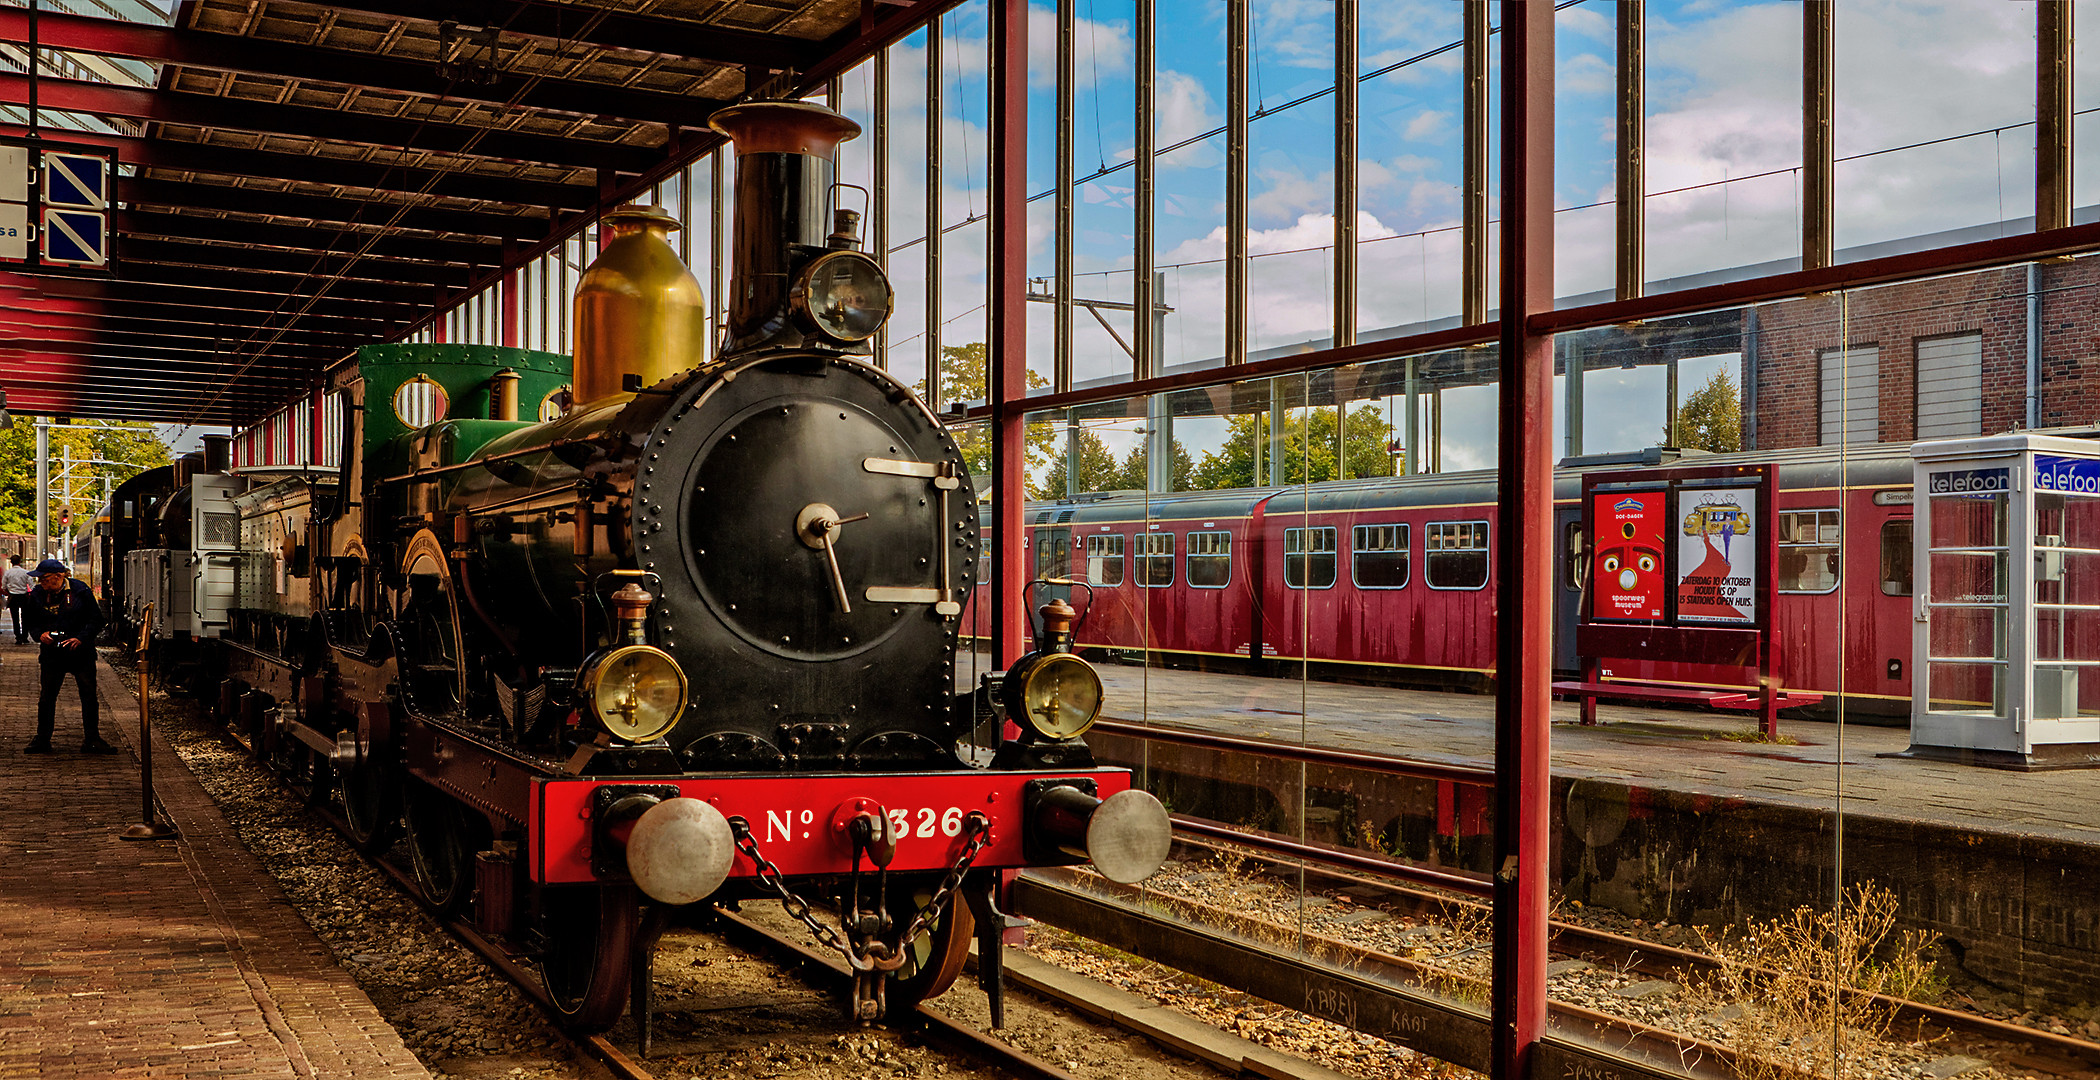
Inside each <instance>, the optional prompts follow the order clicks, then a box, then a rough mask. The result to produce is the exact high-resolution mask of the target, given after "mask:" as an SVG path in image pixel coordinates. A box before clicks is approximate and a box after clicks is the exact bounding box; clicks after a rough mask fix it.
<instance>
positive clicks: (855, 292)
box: [788, 251, 896, 342]
mask: <svg viewBox="0 0 2100 1080" xmlns="http://www.w3.org/2000/svg"><path fill="white" fill-rule="evenodd" d="M895 302H896V293H894V292H893V291H891V289H890V282H889V279H888V278H886V277H884V276H883V273H882V267H880V266H877V265H876V264H875V260H873V259H871V258H869V257H867V256H866V255H863V254H861V253H860V252H858V251H832V252H827V253H825V254H823V255H820V256H818V257H817V258H816V259H815V260H813V261H812V262H811V263H810V264H809V265H808V266H806V267H804V268H803V270H802V276H801V277H800V278H798V279H796V281H795V287H794V289H793V290H792V291H790V292H789V294H788V304H789V306H790V307H791V308H792V310H793V311H794V313H795V318H796V319H797V320H798V321H800V322H801V323H803V325H804V326H805V327H807V328H808V329H811V330H815V331H816V332H818V333H820V334H823V335H824V336H825V337H828V338H832V339H834V340H836V341H843V342H853V341H866V340H867V339H868V338H871V337H874V336H875V331H877V330H880V329H882V324H883V323H885V322H888V321H889V317H890V308H891V306H892V305H893V304H895Z"/></svg>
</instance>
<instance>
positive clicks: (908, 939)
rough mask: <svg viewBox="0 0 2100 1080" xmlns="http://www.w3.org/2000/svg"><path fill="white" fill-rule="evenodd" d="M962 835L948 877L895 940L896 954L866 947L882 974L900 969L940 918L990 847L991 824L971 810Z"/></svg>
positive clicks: (884, 948)
mask: <svg viewBox="0 0 2100 1080" xmlns="http://www.w3.org/2000/svg"><path fill="white" fill-rule="evenodd" d="M962 832H963V847H962V852H961V853H960V854H958V855H957V856H956V857H955V862H954V864H953V865H951V866H950V867H949V868H948V876H947V877H945V878H943V879H942V880H941V887H940V888H938V889H935V890H934V891H933V897H932V898H931V899H929V900H927V901H926V906H925V907H923V908H920V909H919V913H918V915H917V916H915V917H913V919H912V921H911V925H910V926H909V927H906V928H905V931H904V934H903V936H901V937H899V938H898V939H897V948H896V951H895V952H894V953H890V954H889V955H884V953H885V952H887V950H888V946H886V945H884V944H883V943H882V942H879V941H878V942H873V943H871V944H870V946H869V952H871V953H873V954H874V955H875V957H876V960H875V966H877V967H879V968H882V969H884V970H886V971H894V970H896V969H897V968H900V967H902V966H904V958H905V957H907V956H909V955H911V949H912V946H914V945H916V944H918V943H919V939H920V938H922V937H924V936H926V932H927V931H928V930H931V929H932V928H933V921H934V920H935V919H938V918H940V917H941V912H942V911H943V910H944V909H946V908H947V906H948V904H949V903H950V902H951V901H952V899H953V898H954V895H955V890H956V889H958V888H961V887H962V881H963V875H964V874H967V873H968V872H969V870H970V864H971V863H972V862H975V861H976V860H977V856H978V854H979V853H981V852H982V851H984V849H985V848H987V847H990V846H991V843H992V823H991V821H990V820H989V819H987V818H986V817H985V816H984V814H983V813H982V812H980V811H976V810H972V811H970V816H969V817H966V818H964V819H963V829H962Z"/></svg>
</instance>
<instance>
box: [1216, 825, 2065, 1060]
mask: <svg viewBox="0 0 2100 1080" xmlns="http://www.w3.org/2000/svg"><path fill="white" fill-rule="evenodd" d="M1179 824H1180V819H1179V818H1177V819H1176V825H1177V826H1179ZM1190 831H1192V832H1193V831H1197V830H1190ZM1211 832H1213V833H1219V834H1227V835H1225V836H1224V837H1223V838H1224V839H1225V841H1226V842H1227V843H1233V844H1238V845H1241V846H1245V847H1259V846H1261V845H1258V844H1254V843H1250V842H1249V841H1248V840H1247V839H1246V838H1245V834H1231V830H1224V829H1215V830H1211ZM1199 835H1203V833H1199ZM1179 842H1180V843H1184V844H1188V845H1189V846H1193V847H1202V848H1208V849H1210V850H1213V851H1215V850H1217V848H1216V847H1215V846H1214V845H1211V844H1208V843H1205V842H1203V841H1201V840H1195V841H1186V840H1185V841H1179ZM1334 854H1337V853H1336V852H1334V851H1332V850H1331V849H1326V848H1318V847H1306V848H1305V849H1304V851H1303V852H1294V853H1293V855H1294V856H1295V857H1302V858H1304V859H1306V860H1307V861H1310V862H1314V863H1319V864H1323V865H1326V866H1331V867H1338V868H1343V869H1348V870H1355V869H1367V870H1368V872H1370V873H1372V874H1377V875H1383V876H1388V877H1391V876H1397V875H1392V874H1391V873H1390V871H1389V870H1388V869H1387V868H1386V865H1384V864H1381V863H1380V862H1379V861H1378V860H1377V859H1374V858H1367V857H1366V858H1356V859H1334V858H1329V857H1328V856H1331V855H1334ZM1344 854H1345V853H1344ZM1288 869H1289V870H1291V871H1293V872H1299V871H1302V870H1303V868H1302V867H1297V866H1292V867H1289V868H1288ZM1316 876H1318V877H1325V878H1328V879H1330V880H1331V882H1332V883H1333V884H1335V885H1338V886H1357V887H1361V886H1366V885H1368V886H1371V887H1374V888H1378V889H1381V890H1385V891H1386V892H1388V893H1389V894H1391V895H1394V896H1397V897H1399V898H1401V899H1403V900H1405V901H1406V902H1407V903H1408V904H1409V905H1411V909H1412V910H1416V911H1421V910H1426V909H1429V908H1432V907H1436V906H1439V905H1443V904H1449V903H1464V901H1454V900H1452V899H1451V898H1449V897H1444V896H1438V895H1436V894H1434V893H1426V892H1421V891H1419V890H1415V889H1411V888H1408V887H1406V886H1402V885H1394V884H1391V883H1390V882H1387V881H1380V880H1376V879H1374V878H1366V877H1361V876H1358V875H1356V874H1351V873H1345V872H1342V871H1341V870H1334V871H1327V872H1325V873H1322V872H1320V871H1314V872H1313V873H1312V874H1309V875H1308V879H1310V878H1312V877H1316ZM1440 887H1442V886H1440ZM1551 926H1552V930H1553V942H1554V946H1555V951H1559V952H1569V953H1573V952H1577V951H1580V950H1585V949H1586V950H1589V951H1591V952H1592V953H1593V954H1604V955H1608V956H1610V957H1612V958H1614V959H1616V960H1619V961H1623V962H1625V963H1627V964H1629V965H1631V966H1633V967H1634V969H1636V970H1640V971H1644V972H1647V973H1650V974H1655V975H1669V974H1672V973H1673V972H1675V971H1679V970H1681V969H1684V968H1712V967H1715V966H1716V961H1715V959H1714V957H1712V956H1711V955H1709V954H1706V953H1702V952H1696V951H1693V950H1690V949H1683V948H1679V947H1677V946H1674V945H1664V944H1661V943H1659V942H1653V941H1647V940H1644V939H1641V938H1635V937H1628V936H1626V935H1624V934H1615V933H1612V932H1611V931H1608V930H1599V929H1596V928H1595V927H1588V926H1582V925H1580V924H1577V923H1570V922H1564V921H1561V920H1558V919H1555V920H1552V922H1551ZM1870 998H1871V1000H1873V1001H1874V1002H1876V1003H1878V1004H1881V1005H1884V1006H1887V1007H1889V1008H1892V1009H1894V1010H1895V1017H1896V1019H1897V1020H1899V1021H1909V1022H1913V1023H1916V1022H1923V1023H1930V1024H1935V1025H1938V1026H1940V1027H1943V1028H1946V1029H1948V1030H1950V1031H1959V1032H1964V1033H1968V1034H1973V1035H1980V1036H1983V1037H1986V1038H1990V1039H1997V1040H2002V1041H2005V1042H2008V1043H2030V1044H2032V1045H2033V1046H2034V1047H2035V1049H2036V1050H2038V1051H2042V1052H2044V1053H2046V1054H2048V1055H2050V1056H2051V1057H2053V1058H2056V1059H2059V1060H2060V1061H2061V1063H2062V1064H2063V1066H2064V1068H2063V1069H2062V1070H2060V1073H2059V1074H2060V1075H2070V1074H2074V1073H2083V1072H2086V1071H2089V1070H2091V1069H2092V1068H2093V1067H2094V1066H2100V1042H2091V1041H2088V1040H2085V1039H2080V1038H2077V1037H2076V1036H2070V1035H2058V1034H2056V1033H2054V1032H2049V1031H2043V1030H2041V1029H2039V1028H2032V1027H2026V1026H2023V1025H2020V1024H2014V1023H2010V1022H2008V1021H2004V1020H1998V1019H1994V1018H1992V1017H1988V1016H1984V1015H1982V1014H1979V1013H1972V1012H1964V1011H1962V1010H1960V1009H1950V1008H1946V1007H1944V1006H1940V1005H1933V1004H1930V1003H1928V1002H1922V1001H1913V1000H1910V999H1908V998H1897V997H1890V996H1888V995H1884V994H1874V995H1870Z"/></svg>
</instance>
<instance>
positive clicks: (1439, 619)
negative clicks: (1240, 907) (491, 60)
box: [973, 446, 1911, 717]
mask: <svg viewBox="0 0 2100 1080" xmlns="http://www.w3.org/2000/svg"><path fill="white" fill-rule="evenodd" d="M1645 456H1646V457H1647V459H1648V460H1647V462H1646V463H1647V464H1650V465H1655V466H1657V467H1663V466H1666V465H1669V464H1674V463H1679V462H1680V459H1679V458H1678V457H1677V456H1676V455H1675V454H1674V453H1664V452H1657V451H1649V452H1648V453H1647V455H1645ZM1681 460H1682V463H1686V464H1689V463H1690V462H1691V461H1692V460H1693V459H1692V458H1690V457H1686V458H1683V459H1681ZM1696 460H1697V461H1698V463H1700V464H1709V463H1711V464H1765V463H1769V464H1773V465H1775V466H1777V468H1778V483H1779V489H1780V490H1779V498H1778V508H1777V510H1778V523H1779V534H1780V535H1779V562H1778V565H1777V567H1776V571H1775V572H1776V574H1777V575H1778V576H1777V581H1776V585H1777V594H1778V600H1777V605H1776V606H1777V611H1776V614H1775V617H1774V631H1775V633H1776V634H1777V635H1778V638H1779V641H1780V645H1781V649H1780V657H1779V663H1780V666H1779V669H1778V671H1779V677H1780V678H1781V679H1782V680H1783V683H1784V685H1785V686H1786V687H1788V688H1790V689H1798V690H1805V691H1811V692H1816V693H1821V694H1823V695H1825V704H1824V708H1826V709H1828V708H1831V707H1834V706H1835V705H1836V704H1837V699H1839V698H1842V699H1843V700H1844V704H1845V707H1846V708H1847V709H1848V710H1849V711H1850V712H1852V713H1856V714H1861V715H1873V716H1888V717H1897V716H1905V715H1907V714H1908V709H1909V704H1908V703H1909V699H1910V687H1911V672H1910V670H1909V656H1910V645H1911V643H1910V622H1911V610H1910V608H1911V602H1910V592H1911V586H1910V581H1911V568H1910V558H1911V556H1910V552H1911V543H1910V516H1911V514H1910V492H1911V465H1910V452H1909V447H1908V446H1872V447H1866V448H1856V449H1848V450H1844V451H1840V450H1839V449H1837V448H1835V447H1831V448H1808V449H1796V450H1779V451H1760V452H1752V453H1741V454H1726V455H1711V456H1706V455H1701V456H1699V457H1698V458H1697V459H1696ZM1640 464H1642V461H1641V460H1640V459H1639V458H1638V457H1636V458H1634V459H1632V460H1629V458H1628V457H1627V456H1617V457H1611V458H1605V457H1598V458H1590V459H1585V460H1583V461H1582V462H1579V463H1573V465H1572V467H1568V468H1563V469H1562V470H1561V471H1560V473H1559V475H1558V479H1557V490H1556V500H1555V501H1556V504H1557V505H1556V510H1555V520H1556V536H1557V538H1558V539H1557V544H1556V546H1557V548H1558V550H1557V551H1556V553H1555V554H1556V557H1557V561H1558V566H1559V567H1560V573H1559V574H1558V575H1557V579H1558V580H1557V582H1556V588H1555V598H1556V609H1557V610H1556V625H1557V627H1558V630H1559V632H1558V633H1557V634H1556V641H1555V656H1554V663H1555V667H1556V668H1558V669H1560V670H1561V671H1563V672H1566V673H1570V674H1572V673H1575V672H1576V670H1577V667H1578V664H1577V660H1576V656H1575V653H1574V633H1573V630H1574V625H1575V620H1576V615H1577V612H1578V611H1579V606H1580V603H1581V601H1582V589H1583V583H1584V581H1585V579H1586V577H1587V575H1588V573H1589V572H1590V570H1591V566H1590V563H1589V560H1591V559H1593V558H1595V557H1596V556H1597V555H1598V554H1599V553H1598V552H1595V551H1591V550H1589V549H1587V548H1585V546H1584V542H1583V537H1582V532H1581V530H1582V513H1581V506H1580V494H1581V476H1582V472H1583V470H1584V469H1586V468H1597V467H1611V468H1618V469H1623V468H1628V467H1638V466H1639V465H1640ZM1028 522H1029V526H1030V534H1029V536H1028V538H1027V548H1028V550H1029V552H1030V558H1031V559H1032V560H1033V563H1034V567H1033V569H1034V570H1035V572H1036V573H1037V574H1038V575H1039V576H1051V577H1070V578H1072V579H1074V580H1078V581H1084V582H1086V583H1088V584H1089V586H1090V587H1091V589H1092V592H1093V609H1092V611H1091V612H1090V613H1089V614H1088V616H1087V618H1086V621H1085V623H1084V624H1083V625H1082V627H1081V629H1080V633H1079V643H1080V644H1081V645H1082V646H1083V647H1087V648H1093V649H1102V650H1115V651H1118V652H1125V651H1127V652H1131V653H1149V654H1151V655H1152V656H1153V658H1154V659H1155V660H1157V661H1159V662H1164V663H1168V664H1174V665H1186V666H1193V667H1211V668H1219V669H1231V670H1248V671H1257V672H1263V673H1269V674H1277V675H1286V674H1296V673H1297V672H1298V670H1300V669H1299V668H1298V667H1297V665H1298V664H1299V663H1301V662H1303V663H1310V664H1311V665H1313V672H1314V674H1315V676H1316V677H1326V678H1345V679H1352V680H1355V679H1362V680H1366V681H1386V682H1394V683H1405V684H1411V685H1430V686H1465V687H1476V688H1477V687H1479V686H1481V685H1482V684H1483V683H1484V680H1485V678H1486V677H1487V676H1489V675H1491V674H1492V673H1493V664H1494V641H1495V637H1494V632H1495V626H1494V611H1493V599H1494V598H1493V591H1492V590H1491V589H1490V588H1489V585H1490V584H1491V583H1492V581H1493V578H1494V572H1495V565H1496V559H1497V558H1498V557H1499V553H1498V551H1497V544H1498V539H1499V531H1498V529H1497V524H1496V512H1495V484H1494V476H1493V474H1492V473H1489V472H1472V473H1450V474H1442V475H1435V476H1413V477H1383V478H1376V479H1363V480H1348V481H1340V482H1334V483H1325V484H1313V485H1310V486H1306V487H1296V488H1282V489H1275V488H1270V489H1242V490H1233V491H1215V492H1190V493H1176V494H1172V495H1165V496H1160V495H1153V496H1149V497H1148V496H1146V495H1145V494H1144V493H1142V492H1111V493H1104V494H1101V495H1091V496H1081V497H1078V498H1076V499H1072V500H1067V501H1060V502H1056V503H1045V504H1039V505H1037V506H1034V507H1031V508H1030V510H1029V513H1028ZM979 591H980V593H981V592H982V590H981V589H980V590H979ZM1084 600H1085V590H1081V596H1080V597H1079V598H1078V599H1077V600H1075V603H1078V604H1083V603H1084ZM976 607H977V608H978V611H977V612H974V613H973V620H974V625H975V628H976V630H977V632H978V633H979V635H980V636H981V635H982V634H983V632H984V625H983V621H982V620H983V614H982V612H983V611H984V610H985V609H986V605H983V604H979V605H976ZM1840 630H1841V631H1842V638H1841V639H1840V638H1839V637H1838V636H1837V635H1838V634H1839V632H1840ZM1840 642H1841V647H1840ZM1286 664H1288V665H1291V666H1290V667H1289V668H1288V669H1286V668H1285V667H1283V666H1282V665H1286ZM1613 675H1614V676H1616V677H1620V678H1634V679H1641V680H1652V681H1662V682H1682V683H1692V684H1704V683H1715V684H1717V683H1725V682H1728V681H1730V680H1731V679H1732V678H1733V673H1732V672H1723V671H1721V670H1718V669H1709V668H1702V667H1698V666H1693V665H1682V664H1660V663H1622V664H1620V665H1618V666H1616V667H1614V669H1613Z"/></svg>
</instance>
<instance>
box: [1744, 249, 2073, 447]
mask: <svg viewBox="0 0 2100 1080" xmlns="http://www.w3.org/2000/svg"><path fill="white" fill-rule="evenodd" d="M2036 279H2037V284H2038V289H2037V290H2036V291H2038V292H2039V294H2040V297H2041V317H2040V319H2039V320H2038V322H2039V325H2040V326H2041V328H2042V332H2041V335H2040V346H2041V363H2040V369H2041V378H2040V380H2039V385H2038V388H2037V389H2038V396H2039V400H2040V408H2039V418H2038V423H2037V425H2036V426H2039V427H2064V426H2069V425H2076V424H2090V423H2094V422H2096V421H2100V378H2095V376H2100V356H2096V353H2100V259H2078V260H2074V261H2069V262H2055V263H2042V264H2040V265H2039V266H2038V267H2037V272H2036ZM2028 294H2029V284H2028V268H2027V267H2025V266H2015V267H2008V268H2005V269H1999V270H1986V271H1981V272H1977V273H1970V274H1960V275H1955V276H1951V277H1943V278H1933V279H1930V280H1927V281H1917V282H1907V283H1904V284H1900V285H1888V286H1880V287H1875V288H1866V289H1856V290H1852V291H1850V292H1848V293H1843V294H1831V295H1826V296H1820V297H1810V298H1808V299H1804V300H1795V301H1788V302H1785V303H1779V304H1768V305H1763V306H1760V307H1759V308H1758V309H1757V311H1756V313H1755V314H1756V319H1755V322H1754V323H1746V326H1745V334H1746V337H1747V338H1749V340H1748V341H1746V345H1748V346H1749V347H1748V348H1746V349H1745V350H1744V357H1745V360H1744V363H1745V366H1746V367H1752V366H1754V376H1753V377H1754V379H1755V382H1756V386H1755V388H1754V390H1753V391H1752V393H1754V395H1755V408H1756V414H1757V415H1756V424H1757V445H1758V446H1759V447H1760V448H1764V449H1778V448H1783V447H1790V446H1815V445H1818V444H1819V443H1821V442H1824V441H1834V439H1835V438H1836V437H1837V434H1838V431H1839V425H1838V422H1837V421H1838V418H1837V417H1836V416H1835V414H1834V410H1836V409H1837V408H1839V407H1840V406H1841V404H1842V397H1841V393H1842V391H1843V390H1844V389H1847V388H1849V389H1850V390H1851V391H1852V392H1853V393H1854V395H1855V400H1853V402H1852V432H1853V434H1852V437H1853V438H1855V439H1859V438H1862V437H1864V435H1865V432H1867V431H1869V430H1871V431H1872V432H1873V438H1874V439H1875V440H1876V441H1879V442H1911V441H1914V440H1916V439H1917V438H1919V437H1920V436H1919V423H1918V422H1919V415H1920V406H1921V401H1922V403H1923V404H1924V405H1925V406H1926V407H1927V409H1926V411H1927V414H1928V416H1930V417H1932V418H1933V419H1934V420H1935V421H1936V422H1938V423H1940V424H1943V425H1944V424H1945V423H1947V422H1948V421H1947V420H1946V419H1945V417H1946V416H1947V415H1951V414H1954V413H1959V412H1961V411H1962V410H1964V409H1966V410H1968V415H1970V416H1971V417H1973V419H1972V420H1971V421H1970V424H1971V426H1973V427H1974V429H1975V430H1976V431H1978V432H1979V433H1981V434H1986V435H1990V434H1998V433H2001V432H2006V431H2011V430H2015V429H2018V428H2024V427H2026V426H2027V393H2028V386H2027V371H2028V348H2029V346H2028V327H2027V323H2028ZM1753 326H1754V327H1755V329H1754V330H1752V329H1751V327H1753ZM1921 350H1923V352H1924V353H1925V355H1926V356H1927V357H1928V366H1930V367H1932V368H1933V369H1934V370H1935V371H1944V369H1945V367H1946V365H1947V363H1948V362H1949V360H1948V358H1949V357H1952V356H1957V355H1959V356H1960V357H1962V358H1963V359H1962V361H1961V362H1962V364H1963V365H1964V366H1973V368H1974V369H1975V370H1970V371H1964V372H1959V373H1956V374H1958V375H1959V376H1960V378H1961V381H1959V382H1951V381H1942V380H1938V379H1929V380H1928V382H1927V386H1926V389H1925V390H1924V392H1923V395H1922V398H1921V390H1920V376H1919V372H1920V355H1921ZM1841 354H1848V355H1849V358H1850V360H1851V362H1852V364H1853V366H1852V368H1851V369H1850V370H1851V374H1850V375H1849V378H1848V381H1849V383H1850V386H1849V387H1842V386H1839V385H1837V384H1836V380H1837V378H1838V375H1839V372H1840V370H1841V369H1840V364H1842V363H1843V362H1844V361H1845V359H1846V355H1841ZM1746 375H1753V373H1752V372H1746ZM1870 376H1871V382H1872V384H1873V385H1872V387H1871V389H1872V393H1871V394H1868V393H1867V390H1868V384H1869V382H1870V378H1869V377H1870ZM1746 381H1747V380H1746ZM1950 388H1952V389H1950ZM1970 399H1973V400H1970ZM1869 402H1871V403H1872V408H1871V409H1869V408H1868V403H1869ZM1926 434H1927V436H1928V437H1933V436H1935V435H1937V434H1938V433H1937V432H1933V431H1928V432H1927V433H1926Z"/></svg>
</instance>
